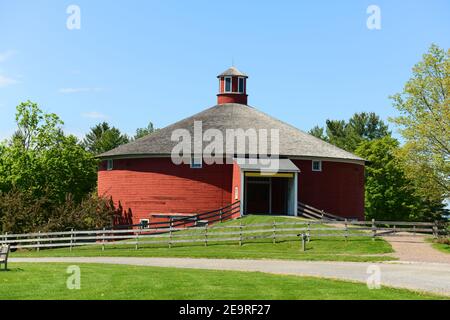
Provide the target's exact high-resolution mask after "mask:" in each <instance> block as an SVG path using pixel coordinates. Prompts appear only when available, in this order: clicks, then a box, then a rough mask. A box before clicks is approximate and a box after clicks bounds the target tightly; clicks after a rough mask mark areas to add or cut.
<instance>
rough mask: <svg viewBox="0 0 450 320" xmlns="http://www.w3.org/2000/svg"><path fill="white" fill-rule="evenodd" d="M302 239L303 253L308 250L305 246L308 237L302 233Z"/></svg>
mask: <svg viewBox="0 0 450 320" xmlns="http://www.w3.org/2000/svg"><path fill="white" fill-rule="evenodd" d="M300 237H301V238H302V251H303V252H304V251H305V250H306V245H305V240H306V239H305V238H306V236H305V234H304V233H302V234H300Z"/></svg>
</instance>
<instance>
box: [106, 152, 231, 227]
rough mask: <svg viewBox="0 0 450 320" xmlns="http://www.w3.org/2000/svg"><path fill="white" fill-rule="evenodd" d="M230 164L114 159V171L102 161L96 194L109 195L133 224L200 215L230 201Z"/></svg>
mask: <svg viewBox="0 0 450 320" xmlns="http://www.w3.org/2000/svg"><path fill="white" fill-rule="evenodd" d="M232 167H233V166H232V165H211V166H209V165H205V164H204V165H203V168H202V169H191V168H190V167H189V165H180V166H177V165H174V164H173V163H172V161H171V159H170V158H148V159H126V160H115V161H114V170H112V171H107V170H106V166H105V162H103V163H102V165H101V167H100V170H99V172H98V193H99V195H101V196H107V197H110V196H112V198H113V200H114V201H115V202H116V203H118V201H120V202H121V204H122V206H123V207H124V208H125V209H128V208H130V209H131V210H132V214H133V222H134V223H139V219H148V218H150V215H151V213H201V212H206V211H210V210H215V209H219V208H221V207H224V206H226V205H229V204H230V203H231V202H230V200H231V181H232V170H233V169H232Z"/></svg>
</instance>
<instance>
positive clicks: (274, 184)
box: [244, 176, 293, 215]
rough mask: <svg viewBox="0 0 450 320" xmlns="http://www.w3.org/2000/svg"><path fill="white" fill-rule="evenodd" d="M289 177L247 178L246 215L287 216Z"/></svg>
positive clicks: (290, 179)
mask: <svg viewBox="0 0 450 320" xmlns="http://www.w3.org/2000/svg"><path fill="white" fill-rule="evenodd" d="M292 182H293V179H292V178H289V176H288V177H254V176H246V177H245V190H244V199H245V201H244V212H245V214H267V215H271V214H274V215H287V214H288V213H289V198H290V188H291V184H292Z"/></svg>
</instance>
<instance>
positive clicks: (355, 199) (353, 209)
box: [292, 160, 364, 220]
mask: <svg viewBox="0 0 450 320" xmlns="http://www.w3.org/2000/svg"><path fill="white" fill-rule="evenodd" d="M292 162H294V163H295V165H296V166H297V167H298V168H299V169H300V171H301V172H300V173H299V175H298V200H299V201H301V202H303V203H306V204H309V205H311V206H313V207H316V208H318V209H321V210H324V211H327V212H330V213H332V214H336V215H339V216H342V217H357V218H358V219H360V220H363V219H364V166H362V165H358V164H350V163H342V162H329V161H323V162H322V171H321V172H313V171H312V161H311V160H292Z"/></svg>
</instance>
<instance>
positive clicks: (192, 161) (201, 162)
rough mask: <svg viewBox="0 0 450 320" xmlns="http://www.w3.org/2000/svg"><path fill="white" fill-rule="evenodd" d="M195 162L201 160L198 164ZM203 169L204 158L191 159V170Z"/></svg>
mask: <svg viewBox="0 0 450 320" xmlns="http://www.w3.org/2000/svg"><path fill="white" fill-rule="evenodd" d="M195 160H199V162H198V163H196V161H195ZM202 168H203V159H202V158H197V159H196V157H195V156H194V157H191V169H202Z"/></svg>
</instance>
